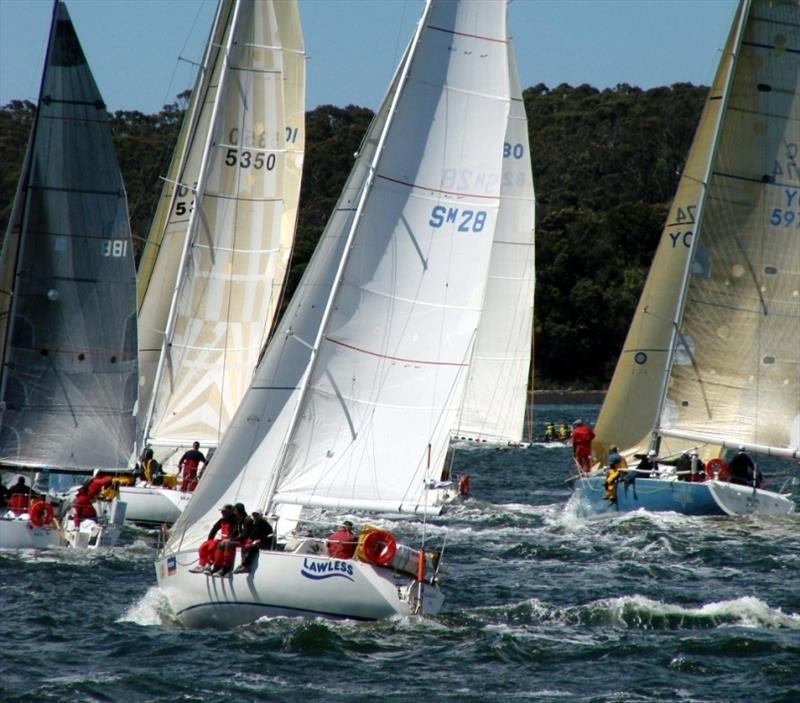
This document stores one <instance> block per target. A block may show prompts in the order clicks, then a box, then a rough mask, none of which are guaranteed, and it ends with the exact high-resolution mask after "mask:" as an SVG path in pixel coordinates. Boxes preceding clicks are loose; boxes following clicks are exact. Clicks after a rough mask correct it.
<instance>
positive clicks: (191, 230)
mask: <svg viewBox="0 0 800 703" xmlns="http://www.w3.org/2000/svg"><path fill="white" fill-rule="evenodd" d="M286 4H288V5H290V6H289V7H284V5H286ZM226 20H227V22H226ZM284 22H285V23H286V24H282V23H284ZM220 23H221V24H224V25H225V26H226V27H227V28H226V29H225V30H219V29H215V30H213V31H212V36H213V37H218V38H219V39H220V41H219V42H218V44H215V43H214V41H213V40H212V44H214V45H215V46H217V47H218V51H217V52H216V53H215V54H214V55H212V56H210V57H209V64H208V66H207V68H206V70H207V72H208V75H209V76H210V78H209V79H208V81H204V80H200V81H199V82H198V86H199V88H197V89H199V90H200V91H202V92H203V93H204V94H203V95H202V96H200V97H197V98H195V100H196V101H197V105H198V109H199V110H200V114H199V115H198V116H197V118H196V119H195V121H194V124H195V127H194V129H193V134H191V135H187V136H186V137H185V139H186V141H187V147H186V148H187V156H186V157H185V159H184V160H183V161H184V166H183V169H182V173H181V175H180V177H179V178H178V179H177V181H178V184H177V185H176V188H177V192H176V194H175V197H172V194H171V193H169V188H170V184H167V187H166V188H165V194H164V196H162V207H164V206H165V202H167V201H168V202H169V203H171V207H169V209H168V212H169V215H168V216H167V217H166V221H167V226H166V229H165V231H164V234H163V235H162V237H161V239H162V241H161V244H160V247H159V252H158V257H157V260H156V263H155V266H154V267H153V273H152V276H151V277H150V282H149V285H148V286H147V290H146V292H145V293H144V297H143V303H142V307H141V311H140V329H141V330H142V332H141V335H142V336H141V350H140V356H141V359H142V375H141V378H140V384H141V385H142V389H143V391H144V392H143V393H142V396H143V398H142V402H141V403H140V408H139V409H140V420H141V423H142V427H143V428H144V437H143V442H144V443H149V444H152V445H154V446H161V447H179V446H186V445H188V444H190V443H191V442H192V441H199V442H200V443H201V444H203V445H204V446H215V445H216V444H217V442H218V441H219V438H220V436H221V435H222V434H223V433H224V431H225V429H226V427H227V424H228V422H229V421H230V419H231V417H232V415H233V413H234V412H235V411H236V408H237V407H238V405H239V402H240V401H241V398H242V396H243V394H244V392H245V390H246V388H247V385H248V383H249V381H250V377H251V375H252V372H253V369H254V368H255V366H256V363H257V361H258V356H259V353H260V351H261V349H262V348H263V346H264V344H265V342H266V338H267V334H268V332H269V329H270V326H271V324H272V318H273V316H274V314H275V311H276V310H277V305H278V300H279V297H280V290H281V287H282V285H283V281H284V278H285V274H286V269H287V264H288V260H289V252H290V248H291V240H292V236H293V233H294V224H295V220H296V212H297V200H298V198H299V175H300V171H301V169H302V156H303V145H304V133H303V132H304V130H303V119H302V118H303V110H302V103H303V99H304V83H305V81H304V56H303V53H302V52H303V45H302V36H301V33H300V28H299V15H298V12H297V8H296V3H273V2H271V1H267V0H259V1H257V2H235V3H231V4H230V5H228V4H225V5H223V9H222V10H221V11H220ZM284 38H285V39H286V41H287V46H284V45H283V41H284ZM287 67H288V68H289V73H288V74H287V73H286V72H285V68H287ZM197 89H196V90H197ZM287 96H288V97H287ZM287 106H288V107H289V110H290V111H291V113H292V117H291V120H290V121H287V118H286V114H287V112H286V108H287ZM290 130H291V131H290ZM290 137H291V138H293V142H292V144H291V145H289V144H288V143H287V141H288V140H289V138H290ZM179 148H181V146H180V144H179ZM285 204H288V205H287V207H285ZM162 258H163V259H164V263H163V269H164V270H163V271H162V270H160V267H161V265H162ZM176 281H177V283H176ZM153 393H155V396H153V395H152V394H153Z"/></svg>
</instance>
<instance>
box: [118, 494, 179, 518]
mask: <svg viewBox="0 0 800 703" xmlns="http://www.w3.org/2000/svg"><path fill="white" fill-rule="evenodd" d="M119 497H120V500H122V501H124V502H125V503H127V505H128V507H127V510H126V511H125V520H126V521H127V522H133V523H136V524H137V525H163V524H164V523H167V524H169V525H171V524H172V523H174V522H175V521H176V520H177V519H178V517H179V516H180V514H181V513H182V512H183V509H184V508H185V507H186V505H187V504H188V503H189V499H190V498H191V497H192V494H191V493H184V492H182V491H178V490H175V489H172V488H160V487H158V486H121V487H120V489H119Z"/></svg>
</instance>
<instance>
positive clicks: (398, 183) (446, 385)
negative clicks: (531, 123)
mask: <svg viewBox="0 0 800 703" xmlns="http://www.w3.org/2000/svg"><path fill="white" fill-rule="evenodd" d="M505 38H506V24H505V6H504V4H503V3H492V2H460V3H433V4H429V5H428V6H427V7H426V11H425V13H424V15H423V18H422V20H421V21H420V24H419V26H418V28H417V32H416V34H415V37H414V38H413V39H412V42H411V45H410V47H409V49H408V50H407V52H406V54H405V57H404V59H403V62H402V64H401V66H400V68H399V69H398V72H397V74H396V75H395V78H394V80H393V82H392V85H391V87H390V90H389V92H388V94H387V96H386V98H385V99H384V102H383V104H382V106H381V108H380V109H379V111H378V113H377V114H376V117H375V119H374V120H373V123H372V125H371V126H370V128H369V130H368V132H367V135H366V137H365V141H364V143H363V144H362V148H361V150H360V153H359V155H358V157H357V160H356V163H355V166H354V169H353V171H352V173H351V174H350V177H349V179H348V181H347V183H346V185H345V189H344V191H343V193H342V195H341V197H340V199H339V201H338V203H337V206H336V210H335V212H334V213H333V215H332V216H331V219H330V220H329V222H328V225H327V226H326V228H325V231H324V232H323V234H322V237H321V239H320V242H319V245H318V247H317V249H316V251H315V253H314V256H313V257H312V259H311V261H310V263H309V265H308V267H307V269H306V271H305V274H304V276H303V279H302V281H301V282H300V285H299V287H298V290H297V291H296V293H295V295H294V297H293V298H292V301H291V303H290V305H289V307H288V309H287V312H286V314H285V316H284V317H283V319H282V320H281V323H280V324H279V326H278V328H277V330H276V332H275V335H274V336H273V338H272V339H271V341H270V343H269V344H268V346H267V349H266V353H265V355H264V358H263V360H262V362H261V363H260V365H259V367H258V369H257V371H256V374H255V376H254V379H253V382H252V383H251V386H250V389H249V391H248V393H247V394H246V396H245V398H244V400H243V402H242V405H241V406H240V408H239V410H238V411H237V413H236V416H235V418H234V420H233V422H232V423H231V425H230V427H229V429H228V432H227V433H226V435H225V437H224V438H223V440H222V442H221V444H220V446H219V448H218V450H217V452H216V454H215V456H214V459H213V460H212V461H211V464H210V465H209V467H208V470H207V472H206V476H205V477H204V479H203V481H201V482H200V484H199V486H198V488H197V490H196V492H195V493H194V495H193V498H192V500H191V502H190V504H189V506H188V507H187V509H186V510H185V511H184V513H183V515H182V517H181V518H180V520H179V521H178V523H177V524H176V526H175V529H174V531H173V535H174V537H173V539H172V541H171V542H170V544H169V545H168V548H169V549H174V548H175V547H176V545H178V544H180V543H181V541H182V540H184V539H186V540H187V541H188V543H189V544H192V543H194V542H196V541H199V540H202V539H203V538H204V535H205V534H206V533H207V530H208V525H209V524H210V523H211V522H212V521H213V520H214V519H215V518H216V512H217V511H218V509H219V505H220V503H221V502H228V501H232V502H235V501H236V500H242V501H243V502H247V503H249V504H250V505H252V504H253V502H254V501H256V502H257V503H258V504H259V505H260V506H261V507H262V508H263V507H272V506H274V505H276V504H295V505H304V506H330V507H338V508H344V509H351V508H352V509H367V510H386V511H389V512H396V513H399V512H413V511H425V510H426V509H427V507H428V506H427V505H426V490H425V483H426V481H427V480H429V479H430V478H432V477H436V476H438V473H439V471H440V470H441V467H442V464H443V459H444V456H445V454H446V452H447V448H448V444H449V435H450V432H451V430H452V428H453V427H455V426H456V416H457V412H458V407H459V404H460V401H461V398H462V394H463V390H464V383H465V380H466V373H465V372H466V368H467V363H468V360H469V354H470V350H471V347H472V344H473V341H474V334H475V329H476V328H477V325H478V322H479V317H480V310H481V304H482V300H483V295H484V288H485V282H486V278H487V274H488V268H489V258H490V254H491V247H492V241H493V235H494V231H495V224H496V218H497V212H498V209H499V203H500V184H501V175H502V170H503V164H502V161H503V159H502V154H503V143H504V140H505V133H506V123H507V118H508V111H509V89H508V86H509V79H508V57H507V49H506V39H505ZM437 510H438V508H437Z"/></svg>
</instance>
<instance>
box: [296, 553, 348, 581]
mask: <svg viewBox="0 0 800 703" xmlns="http://www.w3.org/2000/svg"><path fill="white" fill-rule="evenodd" d="M300 573H301V574H302V575H303V576H305V577H306V578H307V579H313V580H314V581H320V580H322V579H328V578H336V577H341V578H345V579H347V580H348V581H352V580H353V579H352V578H351V577H352V575H353V565H352V564H350V563H349V562H346V561H338V560H329V559H324V560H322V559H309V558H308V557H305V558H304V559H303V568H302V569H300Z"/></svg>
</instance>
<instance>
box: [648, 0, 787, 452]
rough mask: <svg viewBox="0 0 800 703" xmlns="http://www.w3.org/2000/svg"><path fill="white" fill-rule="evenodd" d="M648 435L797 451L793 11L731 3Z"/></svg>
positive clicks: (778, 6) (756, 3) (781, 4)
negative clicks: (716, 122) (724, 87)
mask: <svg viewBox="0 0 800 703" xmlns="http://www.w3.org/2000/svg"><path fill="white" fill-rule="evenodd" d="M741 17H742V22H741V30H740V31H739V33H738V40H737V43H736V45H735V47H734V56H735V63H734V69H733V71H734V75H733V79H732V83H731V88H730V93H729V99H728V104H727V109H726V111H725V115H724V119H723V120H722V124H721V127H720V134H719V146H718V148H717V151H716V157H715V159H714V162H713V167H712V169H711V170H712V173H711V177H710V180H709V183H708V192H707V195H706V199H705V203H704V207H703V210H702V216H701V221H700V223H699V227H698V228H697V231H696V241H695V242H694V244H693V248H692V253H693V257H692V271H691V276H690V277H689V279H688V285H687V288H686V290H685V291H684V309H683V315H682V318H681V322H680V328H679V333H678V334H677V335H676V347H675V350H674V353H673V356H672V365H671V369H670V378H669V385H668V388H667V393H666V399H665V403H664V407H663V409H662V412H661V421H660V428H661V429H663V430H665V431H667V432H669V433H670V434H671V435H681V434H687V435H689V434H699V435H703V436H706V437H709V438H712V439H715V440H718V441H719V442H720V443H723V442H725V443H726V444H735V443H742V444H746V445H752V446H761V447H766V448H775V449H781V448H784V449H791V448H794V449H796V448H797V447H798V446H800V372H799V371H798V370H799V369H800V237H798V225H799V224H800V207H798V203H800V170H798V164H797V158H796V157H797V152H798V145H800V93H799V92H798V85H800V60H798V56H800V11H799V10H798V7H797V4H796V3H789V2H766V1H762V0H754V1H753V2H752V4H751V3H743V6H742V15H741Z"/></svg>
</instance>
